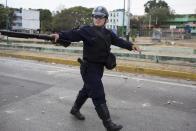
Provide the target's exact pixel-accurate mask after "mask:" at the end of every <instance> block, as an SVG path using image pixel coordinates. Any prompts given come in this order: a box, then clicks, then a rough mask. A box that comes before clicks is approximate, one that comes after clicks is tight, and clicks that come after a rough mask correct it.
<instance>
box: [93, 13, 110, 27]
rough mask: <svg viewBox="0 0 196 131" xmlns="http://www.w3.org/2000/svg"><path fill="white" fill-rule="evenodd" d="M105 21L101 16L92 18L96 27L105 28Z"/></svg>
mask: <svg viewBox="0 0 196 131" xmlns="http://www.w3.org/2000/svg"><path fill="white" fill-rule="evenodd" d="M107 21H108V20H107V19H106V18H105V17H103V16H96V15H95V16H93V23H94V25H95V26H97V27H102V26H105V24H106V23H107Z"/></svg>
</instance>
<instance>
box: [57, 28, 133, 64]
mask: <svg viewBox="0 0 196 131" xmlns="http://www.w3.org/2000/svg"><path fill="white" fill-rule="evenodd" d="M95 30H96V31H99V32H101V33H102V34H103V36H104V37H105V40H106V41H107V45H106V42H105V41H104V40H103V39H102V38H101V37H99V35H97V33H96V32H95ZM59 39H64V40H68V41H71V42H78V41H83V59H84V60H87V61H88V62H94V63H105V61H106V58H107V56H108V51H110V46H111V45H115V46H118V47H121V48H124V49H128V50H132V45H133V44H132V43H131V42H127V41H125V40H123V39H121V38H119V37H118V36H116V34H114V33H113V32H112V31H110V30H108V29H106V28H105V27H95V26H83V27H80V28H78V29H73V30H70V31H62V32H60V33H59Z"/></svg>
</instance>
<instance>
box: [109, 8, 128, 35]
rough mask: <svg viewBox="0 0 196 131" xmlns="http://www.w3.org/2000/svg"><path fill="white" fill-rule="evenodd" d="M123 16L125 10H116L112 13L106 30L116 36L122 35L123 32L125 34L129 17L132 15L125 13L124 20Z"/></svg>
mask: <svg viewBox="0 0 196 131" xmlns="http://www.w3.org/2000/svg"><path fill="white" fill-rule="evenodd" d="M123 14H124V9H116V10H113V11H110V12H109V17H108V23H107V24H106V28H108V29H111V30H113V31H114V32H115V33H116V34H122V32H124V33H125V32H126V26H127V22H128V15H131V14H128V13H127V12H125V15H124V18H123ZM123 21H124V24H123Z"/></svg>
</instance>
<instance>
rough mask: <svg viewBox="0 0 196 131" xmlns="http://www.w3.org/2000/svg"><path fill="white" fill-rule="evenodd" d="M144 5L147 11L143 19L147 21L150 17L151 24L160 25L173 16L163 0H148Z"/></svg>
mask: <svg viewBox="0 0 196 131" xmlns="http://www.w3.org/2000/svg"><path fill="white" fill-rule="evenodd" d="M144 7H145V12H146V13H147V16H146V19H145V21H146V22H147V21H149V19H150V17H151V24H154V25H160V24H162V23H163V22H164V21H165V20H167V19H169V18H171V17H172V16H173V11H171V10H170V7H169V6H168V4H167V3H166V2H165V1H163V0H158V1H157V0H150V1H148V2H147V3H146V4H145V5H144ZM146 22H145V23H146Z"/></svg>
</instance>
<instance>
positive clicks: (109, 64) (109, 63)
mask: <svg viewBox="0 0 196 131" xmlns="http://www.w3.org/2000/svg"><path fill="white" fill-rule="evenodd" d="M78 62H79V63H80V65H81V66H85V67H88V65H96V66H105V67H106V68H107V69H108V70H112V69H113V68H115V67H116V57H115V55H114V54H113V53H109V55H108V57H107V59H106V62H105V63H100V62H89V61H88V60H85V59H81V58H78Z"/></svg>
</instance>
